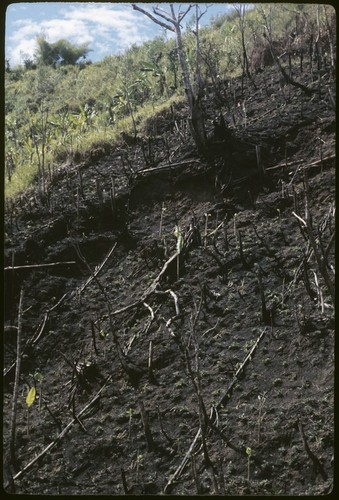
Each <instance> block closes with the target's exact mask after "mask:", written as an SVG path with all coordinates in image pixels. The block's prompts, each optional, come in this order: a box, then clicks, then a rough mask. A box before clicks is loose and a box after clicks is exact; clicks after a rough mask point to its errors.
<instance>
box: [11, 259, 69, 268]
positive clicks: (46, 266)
mask: <svg viewBox="0 0 339 500" xmlns="http://www.w3.org/2000/svg"><path fill="white" fill-rule="evenodd" d="M74 264H77V262H76V261H75V260H70V261H66V262H50V263H48V264H29V265H25V266H9V267H5V269H4V270H5V271H18V270H20V269H41V268H49V267H57V266H72V265H74Z"/></svg>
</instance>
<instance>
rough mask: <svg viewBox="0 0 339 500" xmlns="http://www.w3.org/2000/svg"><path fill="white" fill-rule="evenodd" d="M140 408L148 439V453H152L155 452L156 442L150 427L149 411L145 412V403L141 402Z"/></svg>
mask: <svg viewBox="0 0 339 500" xmlns="http://www.w3.org/2000/svg"><path fill="white" fill-rule="evenodd" d="M139 407H140V413H141V420H142V425H143V427H144V432H145V437H146V441H147V451H149V452H150V451H153V450H154V441H153V436H152V432H151V428H150V425H149V420H148V414H147V411H146V410H145V406H144V403H143V401H140V404H139Z"/></svg>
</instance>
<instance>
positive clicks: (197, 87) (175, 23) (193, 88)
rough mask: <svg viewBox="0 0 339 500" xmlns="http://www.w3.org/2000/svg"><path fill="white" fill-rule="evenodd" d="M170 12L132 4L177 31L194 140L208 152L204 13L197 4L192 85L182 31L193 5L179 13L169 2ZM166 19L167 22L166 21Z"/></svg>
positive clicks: (201, 151) (154, 19)
mask: <svg viewBox="0 0 339 500" xmlns="http://www.w3.org/2000/svg"><path fill="white" fill-rule="evenodd" d="M169 6H170V12H167V11H165V10H164V9H162V8H160V7H153V9H152V10H153V14H154V15H153V14H151V13H150V12H148V11H147V10H145V9H143V8H141V7H139V5H137V4H134V3H133V4H132V7H133V9H134V10H137V11H139V12H141V13H142V14H144V15H145V16H147V17H149V18H150V19H151V20H152V21H153V22H155V23H156V24H158V25H159V26H162V27H163V28H165V29H166V30H169V31H172V33H175V35H176V40H177V54H178V59H179V63H180V66H181V71H182V76H183V81H184V85H185V92H186V96H187V101H188V104H189V108H190V112H191V126H192V135H193V139H194V142H195V144H196V146H197V148H198V151H199V152H200V153H201V154H204V153H205V152H206V143H207V138H206V131H205V113H204V111H203V108H202V105H201V98H202V95H201V94H202V93H201V87H202V85H201V77H200V65H199V64H198V62H199V58H200V50H199V31H198V29H199V28H198V21H199V19H200V18H201V16H202V15H203V14H201V11H200V10H199V6H198V5H196V13H195V16H196V26H195V32H194V35H195V37H196V49H197V50H196V66H195V78H194V83H193V85H192V82H191V78H190V74H189V69H188V65H187V55H186V51H185V48H184V43H183V39H182V31H181V22H182V21H183V19H184V17H185V16H186V15H187V14H188V12H189V11H190V10H191V8H192V5H189V6H188V8H187V9H186V10H185V11H183V12H182V11H180V10H178V13H176V12H175V9H174V5H173V4H169ZM164 21H166V22H164Z"/></svg>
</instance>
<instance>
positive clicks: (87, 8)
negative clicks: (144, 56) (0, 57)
mask: <svg viewBox="0 0 339 500" xmlns="http://www.w3.org/2000/svg"><path fill="white" fill-rule="evenodd" d="M135 3H138V2H135ZM138 4H139V5H140V6H141V7H144V8H146V9H148V10H150V9H151V8H152V6H156V5H159V6H160V7H161V8H163V9H164V10H168V9H169V7H168V4H167V3H162V4H151V3H148V4H142V3H138ZM179 5H180V4H178V5H177V6H176V7H177V8H178V7H179ZM187 5H188V4H181V9H182V10H184V8H185V6H187ZM205 5H207V6H208V7H209V8H208V10H207V14H206V15H205V16H204V17H203V18H202V20H201V21H202V24H204V23H205V24H206V23H207V22H208V19H210V18H211V16H216V15H218V14H223V13H225V12H226V11H227V10H228V9H229V8H230V4H227V3H216V4H201V7H204V6H205ZM192 13H193V10H192ZM190 16H191V14H190V13H189V14H188V16H187V18H185V19H187V20H189V18H190ZM184 25H185V21H184ZM161 33H163V29H162V28H161V27H160V26H158V25H156V24H154V23H153V22H152V21H151V20H149V19H148V18H147V17H145V16H144V15H143V14H141V13H140V12H137V11H134V10H133V9H132V7H131V4H130V3H117V2H105V3H101V2H82V3H78V2H20V3H13V4H11V5H9V6H8V8H7V11H6V33H5V55H6V59H9V61H10V64H11V66H15V65H17V64H21V63H22V62H23V59H24V58H25V57H27V56H29V57H32V56H33V54H34V51H35V47H36V37H37V36H38V35H41V34H43V35H45V36H46V39H47V40H48V41H49V42H50V43H53V42H55V41H56V40H59V39H61V38H66V39H67V40H69V41H70V42H72V43H75V44H81V43H85V42H88V44H89V48H90V49H92V51H91V52H90V53H89V55H88V58H89V59H91V60H92V61H93V62H95V61H99V60H101V59H103V58H104V57H105V56H107V55H110V54H116V53H119V52H122V51H124V50H125V49H126V48H128V47H129V46H131V45H132V44H133V43H137V44H140V43H142V42H144V41H146V40H150V39H152V38H154V37H156V36H157V35H160V34H161ZM168 34H169V32H168Z"/></svg>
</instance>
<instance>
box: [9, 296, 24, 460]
mask: <svg viewBox="0 0 339 500" xmlns="http://www.w3.org/2000/svg"><path fill="white" fill-rule="evenodd" d="M23 297H24V289H23V288H21V291H20V299H19V311H18V332H17V342H16V345H17V347H16V369H15V379H14V389H13V400H12V418H11V434H10V435H11V438H10V444H9V451H10V460H11V463H12V464H14V463H15V458H16V457H15V450H16V416H17V409H18V394H19V379H20V369H21V333H22V303H23Z"/></svg>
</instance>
